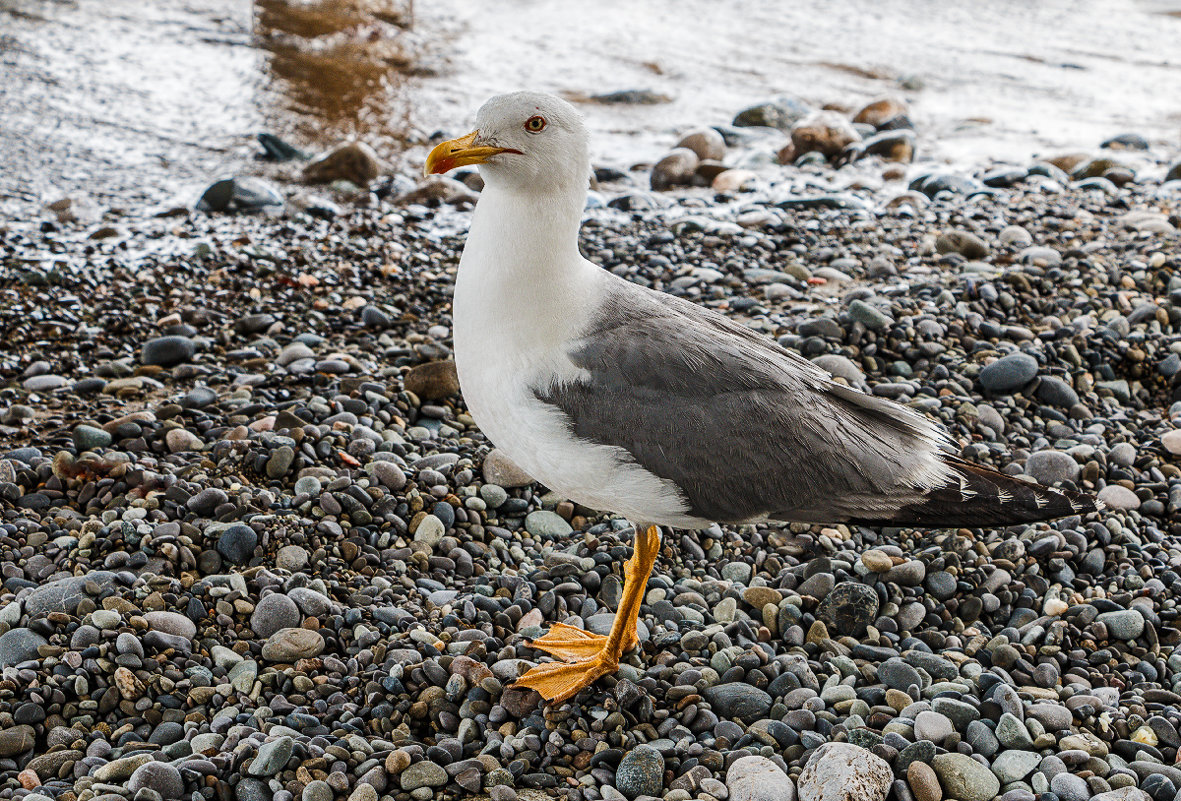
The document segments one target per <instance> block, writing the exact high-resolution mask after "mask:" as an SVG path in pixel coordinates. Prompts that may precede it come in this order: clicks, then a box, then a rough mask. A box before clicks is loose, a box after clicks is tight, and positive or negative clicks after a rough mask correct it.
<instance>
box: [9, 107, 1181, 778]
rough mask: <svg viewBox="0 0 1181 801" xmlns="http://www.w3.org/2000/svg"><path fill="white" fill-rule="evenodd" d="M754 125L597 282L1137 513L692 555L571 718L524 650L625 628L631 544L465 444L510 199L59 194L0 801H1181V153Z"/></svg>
mask: <svg viewBox="0 0 1181 801" xmlns="http://www.w3.org/2000/svg"><path fill="white" fill-rule="evenodd" d="M625 95H626V93H625ZM625 95H620V96H604V97H602V98H599V99H598V100H596V101H595V102H598V103H603V104H609V103H637V104H639V103H644V102H647V101H646V100H645V97H644V95H643V93H642V92H641V93H633V94H631V95H630V96H625ZM587 113H588V114H593V113H594V112H593V108H591V109H588V111H587ZM734 114H735V116H734V117H733V118H732V119H727V120H711V121H701V122H702V124H704V125H706V126H707V127H701V128H692V127H691V126H686V128H685V130H684V136H683V137H679V136H678V137H676V138H673V139H670V140H669V141H668V142H667V143H666V144H667V152H666V154H665V155H663V156H662V157H661V158H660V159H653V160H652V162H650V163H643V164H625V163H596V164H595V165H594V166H595V182H594V185H593V186H592V190H591V193H590V197H589V199H588V207H587V211H586V216H585V221H584V225H583V232H582V248H583V252H584V254H585V255H586V256H587V257H588V258H590V259H591V260H593V261H596V262H597V263H599V264H601V265H602V266H603V267H604V269H610V270H612V271H613V272H616V273H617V274H620V275H623V276H625V277H627V278H628V279H630V280H633V281H636V282H639V283H642V284H644V285H647V286H652V287H655V288H659V289H662V290H664V291H667V292H670V293H672V294H676V295H680V296H683V297H687V298H690V299H692V300H694V301H695V302H698V303H701V304H703V305H706V306H709V307H711V308H714V309H717V310H719V311H722V312H723V313H725V314H727V315H730V316H732V317H733V318H734V319H736V320H738V321H740V322H742V323H743V324H745V325H747V326H749V327H751V328H752V329H754V330H756V331H758V332H760V333H762V334H764V335H766V336H768V337H771V338H773V339H776V340H777V341H779V342H780V343H781V344H783V345H784V346H786V347H789V348H793V349H796V350H798V351H799V352H800V353H802V354H803V355H804V356H806V357H807V358H809V359H812V360H814V361H815V362H816V363H818V364H820V365H821V366H823V367H824V368H825V369H827V370H829V371H830V372H831V373H832V374H833V375H834V376H836V377H837V378H838V379H839V380H841V381H844V382H847V383H848V384H850V385H852V386H856V387H858V388H861V389H863V390H864V391H866V392H870V393H873V394H875V395H879V396H883V397H888V398H892V399H894V400H896V401H898V402H900V403H904V404H908V405H910V406H912V407H913V408H915V409H918V410H920V411H922V412H924V413H926V414H928V415H929V416H931V417H933V418H934V419H937V420H939V421H940V422H941V423H942V424H943V425H944V426H945V427H946V428H947V429H948V430H949V431H950V433H951V435H952V438H953V440H954V441H955V443H956V444H957V446H958V447H959V448H960V455H962V456H963V457H964V458H966V459H969V460H971V461H973V462H977V463H980V464H984V465H988V466H990V467H993V468H994V469H998V470H1002V471H1004V472H1006V473H1010V474H1013V475H1022V476H1027V477H1029V478H1030V479H1031V480H1036V481H1039V482H1042V483H1046V484H1055V485H1060V486H1064V487H1068V488H1072V489H1079V490H1082V491H1086V492H1089V493H1094V494H1096V495H1097V496H1098V497H1099V498H1100V499H1101V500H1103V501H1104V502H1105V504H1106V505H1107V507H1108V508H1107V510H1106V511H1104V512H1103V513H1101V514H1094V515H1089V516H1088V517H1086V518H1085V519H1084V518H1080V517H1072V518H1065V519H1062V520H1059V521H1055V522H1052V523H1041V524H1036V525H1029V526H1018V527H1013V528H1009V529H959V530H943V531H916V530H911V529H868V528H859V527H849V526H844V525H834V526H806V525H776V524H759V525H751V526H743V527H727V528H721V527H716V526H715V527H714V528H711V529H708V530H705V531H701V532H682V531H676V532H671V534H670V533H666V536H665V540H664V544H663V548H662V551H661V555H660V558H659V559H658V560H657V564H656V568H655V571H654V573H653V576H652V578H651V579H650V580H649V582H648V585H647V589H646V593H645V598H644V604H643V606H642V608H641V613H640V626H639V637H640V645H639V647H638V649H637V650H636V651H633V652H632V653H630V654H629V655H627V657H625V660H624V664H623V665H622V666H621V669H620V671H619V673H618V674H617V675H615V676H612V677H608V678H605V679H603V680H601V681H599V682H598V683H597V684H596V685H595V687H594V688H593V689H592V690H590V691H587V692H584V693H582V694H581V695H580V696H579V697H578V698H576V699H575V700H574V701H572V702H570V703H567V704H563V705H560V706H556V707H548V708H547V707H543V706H541V705H540V699H539V697H538V696H537V695H536V694H535V693H533V692H532V691H526V690H523V689H521V688H518V687H515V686H514V685H513V680H514V679H515V678H517V677H518V676H519V675H521V674H522V673H523V672H524V671H526V670H527V669H528V668H529V667H531V666H532V665H534V664H536V663H537V662H538V661H539V660H540V659H541V658H542V656H541V654H540V653H539V652H538V651H535V650H533V649H531V648H530V647H529V645H528V643H529V640H530V639H531V638H533V637H537V636H539V635H540V634H542V633H543V632H544V631H545V630H546V627H547V626H548V625H549V624H551V623H554V622H559V621H560V622H566V623H570V624H575V625H582V626H585V627H587V628H589V629H590V630H593V631H602V632H605V631H606V630H607V629H609V627H610V625H611V621H612V619H613V618H612V611H613V609H614V608H615V607H616V606H617V604H618V603H619V600H620V597H621V593H622V564H623V562H624V560H625V559H626V558H627V557H628V556H629V555H630V552H631V548H630V543H631V538H632V534H633V532H632V529H631V525H630V524H629V523H628V522H627V521H624V520H620V519H615V518H613V517H612V516H610V515H608V514H605V513H603V512H602V511H600V510H594V509H588V508H584V507H581V506H579V505H577V504H576V503H574V502H572V501H571V500H570V499H567V498H563V497H558V496H556V495H554V494H553V493H550V492H548V491H547V490H546V488H544V487H542V486H539V485H537V484H535V483H533V482H532V481H531V479H530V477H529V476H527V475H524V474H522V473H521V472H520V470H519V469H518V468H516V466H515V465H513V464H512V463H511V462H509V461H508V460H507V459H506V458H505V457H504V456H503V455H502V454H500V453H499V452H498V451H496V450H495V448H494V446H493V445H492V443H490V442H488V441H487V439H486V438H485V437H484V436H483V435H482V434H481V432H480V431H479V429H478V428H477V427H476V426H475V424H474V422H473V421H472V419H471V418H470V416H469V415H468V414H467V412H466V409H465V407H464V404H463V400H462V396H461V394H460V393H459V386H458V381H457V378H456V376H455V371H454V365H453V362H452V361H451V341H450V333H451V327H452V320H451V317H450V300H451V290H452V285H453V282H454V279H455V270H456V266H457V263H458V258H459V254H460V252H461V250H462V243H463V237H462V233H463V231H464V230H465V229H466V223H467V220H468V218H469V216H470V209H471V206H472V204H473V203H474V201H475V200H476V199H477V198H478V192H479V189H480V182H479V177H478V175H477V174H475V173H467V174H461V175H459V176H457V177H456V178H454V179H452V178H434V179H431V180H429V181H418V180H417V179H416V178H415V177H413V170H412V169H407V170H405V171H403V172H401V173H398V172H396V171H393V172H387V171H385V170H383V169H381V168H380V167H379V166H377V165H376V164H374V165H370V163H369V159H370V154H369V153H367V152H365V151H364V150H361V151H358V150H357V149H356V148H353V149H351V150H347V156H339V155H338V156H337V157H335V159H333V158H332V157H331V154H330V155H329V157H328V158H321V159H319V160H318V161H314V162H312V164H313V165H317V166H316V167H315V168H314V169H316V170H319V172H318V173H317V174H316V180H317V181H318V182H320V185H319V186H318V187H316V188H314V189H311V190H309V189H308V188H307V187H306V186H304V185H301V184H295V183H291V184H288V183H282V182H280V183H276V184H271V183H265V182H263V181H262V180H261V179H259V178H258V177H257V176H252V175H248V174H242V175H240V176H237V177H234V178H231V179H227V181H220V182H218V183H217V184H213V185H211V186H210V188H209V189H208V190H207V191H206V192H205V193H204V194H203V195H202V200H201V202H200V203H199V204H198V208H196V209H194V208H192V207H188V206H184V205H179V206H167V207H163V208H154V209H151V210H147V211H145V212H144V213H142V214H129V213H126V212H119V211H114V210H110V209H104V208H96V207H94V206H93V205H88V204H87V203H85V202H81V201H79V200H78V199H77V198H73V199H70V198H64V199H63V200H62V201H60V202H58V203H55V204H53V205H52V206H51V207H49V208H47V209H44V210H42V211H40V212H38V213H36V214H31V215H29V216H28V218H26V219H15V218H14V219H10V220H8V221H0V293H2V294H3V296H4V303H3V304H2V305H0V330H2V331H3V336H4V343H5V345H4V348H3V350H2V352H0V577H2V588H0V799H24V800H25V801H409V800H410V799H414V800H415V801H430V799H440V800H443V799H461V798H490V799H492V801H513V799H516V798H524V799H534V798H540V797H559V798H565V799H568V800H569V801H596V799H607V800H608V801H619V800H620V799H628V801H638V800H640V799H652V798H655V799H663V801H690V799H701V800H702V801H711V799H712V800H713V801H795V800H796V799H799V801H853V800H854V799H856V800H857V801H862V800H864V801H884V799H887V798H892V799H895V800H896V801H940V799H949V800H954V801H990V799H993V798H996V797H1000V798H1002V799H1003V801H1086V800H1087V799H1094V801H1146V799H1152V801H1174V799H1176V798H1177V797H1178V796H1179V795H1181V792H1179V791H1181V767H1177V766H1176V765H1177V762H1178V753H1179V752H1178V749H1179V748H1181V733H1179V732H1181V650H1178V645H1179V644H1181V629H1179V628H1178V621H1177V618H1178V616H1179V614H1181V609H1179V607H1178V599H1179V598H1181V577H1179V575H1178V571H1179V570H1181V377H1179V376H1181V163H1179V162H1178V155H1179V152H1181V148H1179V146H1178V142H1177V141H1176V139H1175V138H1174V140H1173V141H1172V142H1168V141H1160V140H1151V141H1150V140H1148V139H1146V138H1145V137H1143V136H1140V135H1137V134H1135V133H1124V134H1121V132H1119V131H1113V132H1112V137H1111V138H1110V139H1108V140H1106V141H1103V142H1099V141H1094V142H1092V141H1087V142H1080V143H1079V148H1078V150H1077V151H1073V152H1062V153H1060V154H1051V155H1048V156H1046V157H1045V158H1040V159H1035V160H1032V161H1030V162H1028V163H991V162H986V161H984V160H981V162H980V163H978V164H975V165H970V166H955V167H951V166H947V165H942V164H939V163H923V162H922V161H921V156H922V149H923V147H924V146H925V145H926V143H925V141H924V136H925V134H924V132H923V131H921V130H919V131H915V130H914V126H913V123H912V122H911V120H910V119H909V118H908V109H907V108H906V106H905V105H904V104H902V103H899V102H896V101H886V102H880V103H870V104H868V105H862V106H859V107H848V108H837V109H828V110H824V111H819V112H818V111H817V110H816V109H813V108H806V107H804V106H803V105H802V104H799V103H795V102H788V101H783V100H768V102H766V103H762V104H759V105H757V106H752V107H750V108H746V109H734ZM445 133H448V134H450V135H455V134H460V133H463V131H459V130H454V131H446V132H445ZM267 152H268V153H269V154H270V155H271V156H272V157H274V156H275V155H276V154H278V155H279V156H280V157H282V151H281V150H280V149H277V148H275V146H274V144H273V142H272V143H271V147H268V149H267ZM420 163H421V162H420ZM266 177H267V179H268V180H274V174H273V173H267V174H266ZM757 435H758V433H757V432H753V431H752V432H751V436H757Z"/></svg>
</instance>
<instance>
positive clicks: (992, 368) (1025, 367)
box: [979, 353, 1038, 394]
mask: <svg viewBox="0 0 1181 801" xmlns="http://www.w3.org/2000/svg"><path fill="white" fill-rule="evenodd" d="M1037 371H1038V363H1037V359H1035V358H1033V357H1032V356H1030V355H1029V354H1028V353H1010V354H1009V355H1008V356H1002V357H1001V358H999V359H997V360H996V361H995V362H992V363H991V364H988V365H985V367H984V369H983V370H981V371H980V375H979V378H980V385H981V386H982V387H983V388H984V390H985V391H986V392H991V393H994V394H1003V393H1008V392H1014V391H1016V390H1018V389H1021V387H1023V386H1025V385H1026V384H1028V383H1029V382H1030V381H1032V380H1033V379H1034V376H1036V375H1037Z"/></svg>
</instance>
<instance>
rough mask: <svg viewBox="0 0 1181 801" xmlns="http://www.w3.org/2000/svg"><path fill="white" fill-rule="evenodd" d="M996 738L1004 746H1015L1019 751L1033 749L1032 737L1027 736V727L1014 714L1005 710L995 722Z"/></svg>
mask: <svg viewBox="0 0 1181 801" xmlns="http://www.w3.org/2000/svg"><path fill="white" fill-rule="evenodd" d="M996 738H997V740H999V741H1000V743H1001V745H1003V746H1005V747H1006V748H1016V749H1018V750H1021V751H1032V750H1033V738H1032V737H1030V736H1029V729H1027V728H1025V724H1024V723H1022V722H1021V720H1020V719H1018V718H1017V717H1016V716H1015V715H1012V714H1010V713H1009V712H1005V713H1004V714H1002V715H1001V719H1000V720H999V721H998V722H997V724H996Z"/></svg>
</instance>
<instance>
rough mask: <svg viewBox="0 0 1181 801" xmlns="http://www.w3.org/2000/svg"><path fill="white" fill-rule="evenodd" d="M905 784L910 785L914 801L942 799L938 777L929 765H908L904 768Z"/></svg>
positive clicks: (917, 763)
mask: <svg viewBox="0 0 1181 801" xmlns="http://www.w3.org/2000/svg"><path fill="white" fill-rule="evenodd" d="M906 783H907V784H909V785H910V792H911V794H912V795H914V801H941V799H942V798H943V788H941V787H940V786H939V777H938V776H936V775H935V771H934V769H932V768H931V766H930V765H927V764H925V763H923V762H911V763H910V765H909V766H908V767H907V768H906Z"/></svg>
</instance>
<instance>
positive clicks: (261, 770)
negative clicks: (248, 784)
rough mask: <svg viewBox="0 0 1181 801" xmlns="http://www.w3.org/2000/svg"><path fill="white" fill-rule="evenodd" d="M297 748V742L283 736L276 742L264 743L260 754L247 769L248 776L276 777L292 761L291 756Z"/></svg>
mask: <svg viewBox="0 0 1181 801" xmlns="http://www.w3.org/2000/svg"><path fill="white" fill-rule="evenodd" d="M294 748H295V740H293V739H292V738H291V737H287V736H282V737H277V738H276V739H274V740H271V741H269V742H266V743H263V744H262V745H260V746H259V748H258V753H257V754H256V755H255V757H254V760H253V761H251V763H250V767H248V768H247V769H246V775H247V776H257V777H259V778H264V777H266V776H274V775H275V774H276V773H278V772H279V771H281V770H283V767H284V766H285V765H286V764H287V760H289V759H291V754H292V751H293V749H294Z"/></svg>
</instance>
